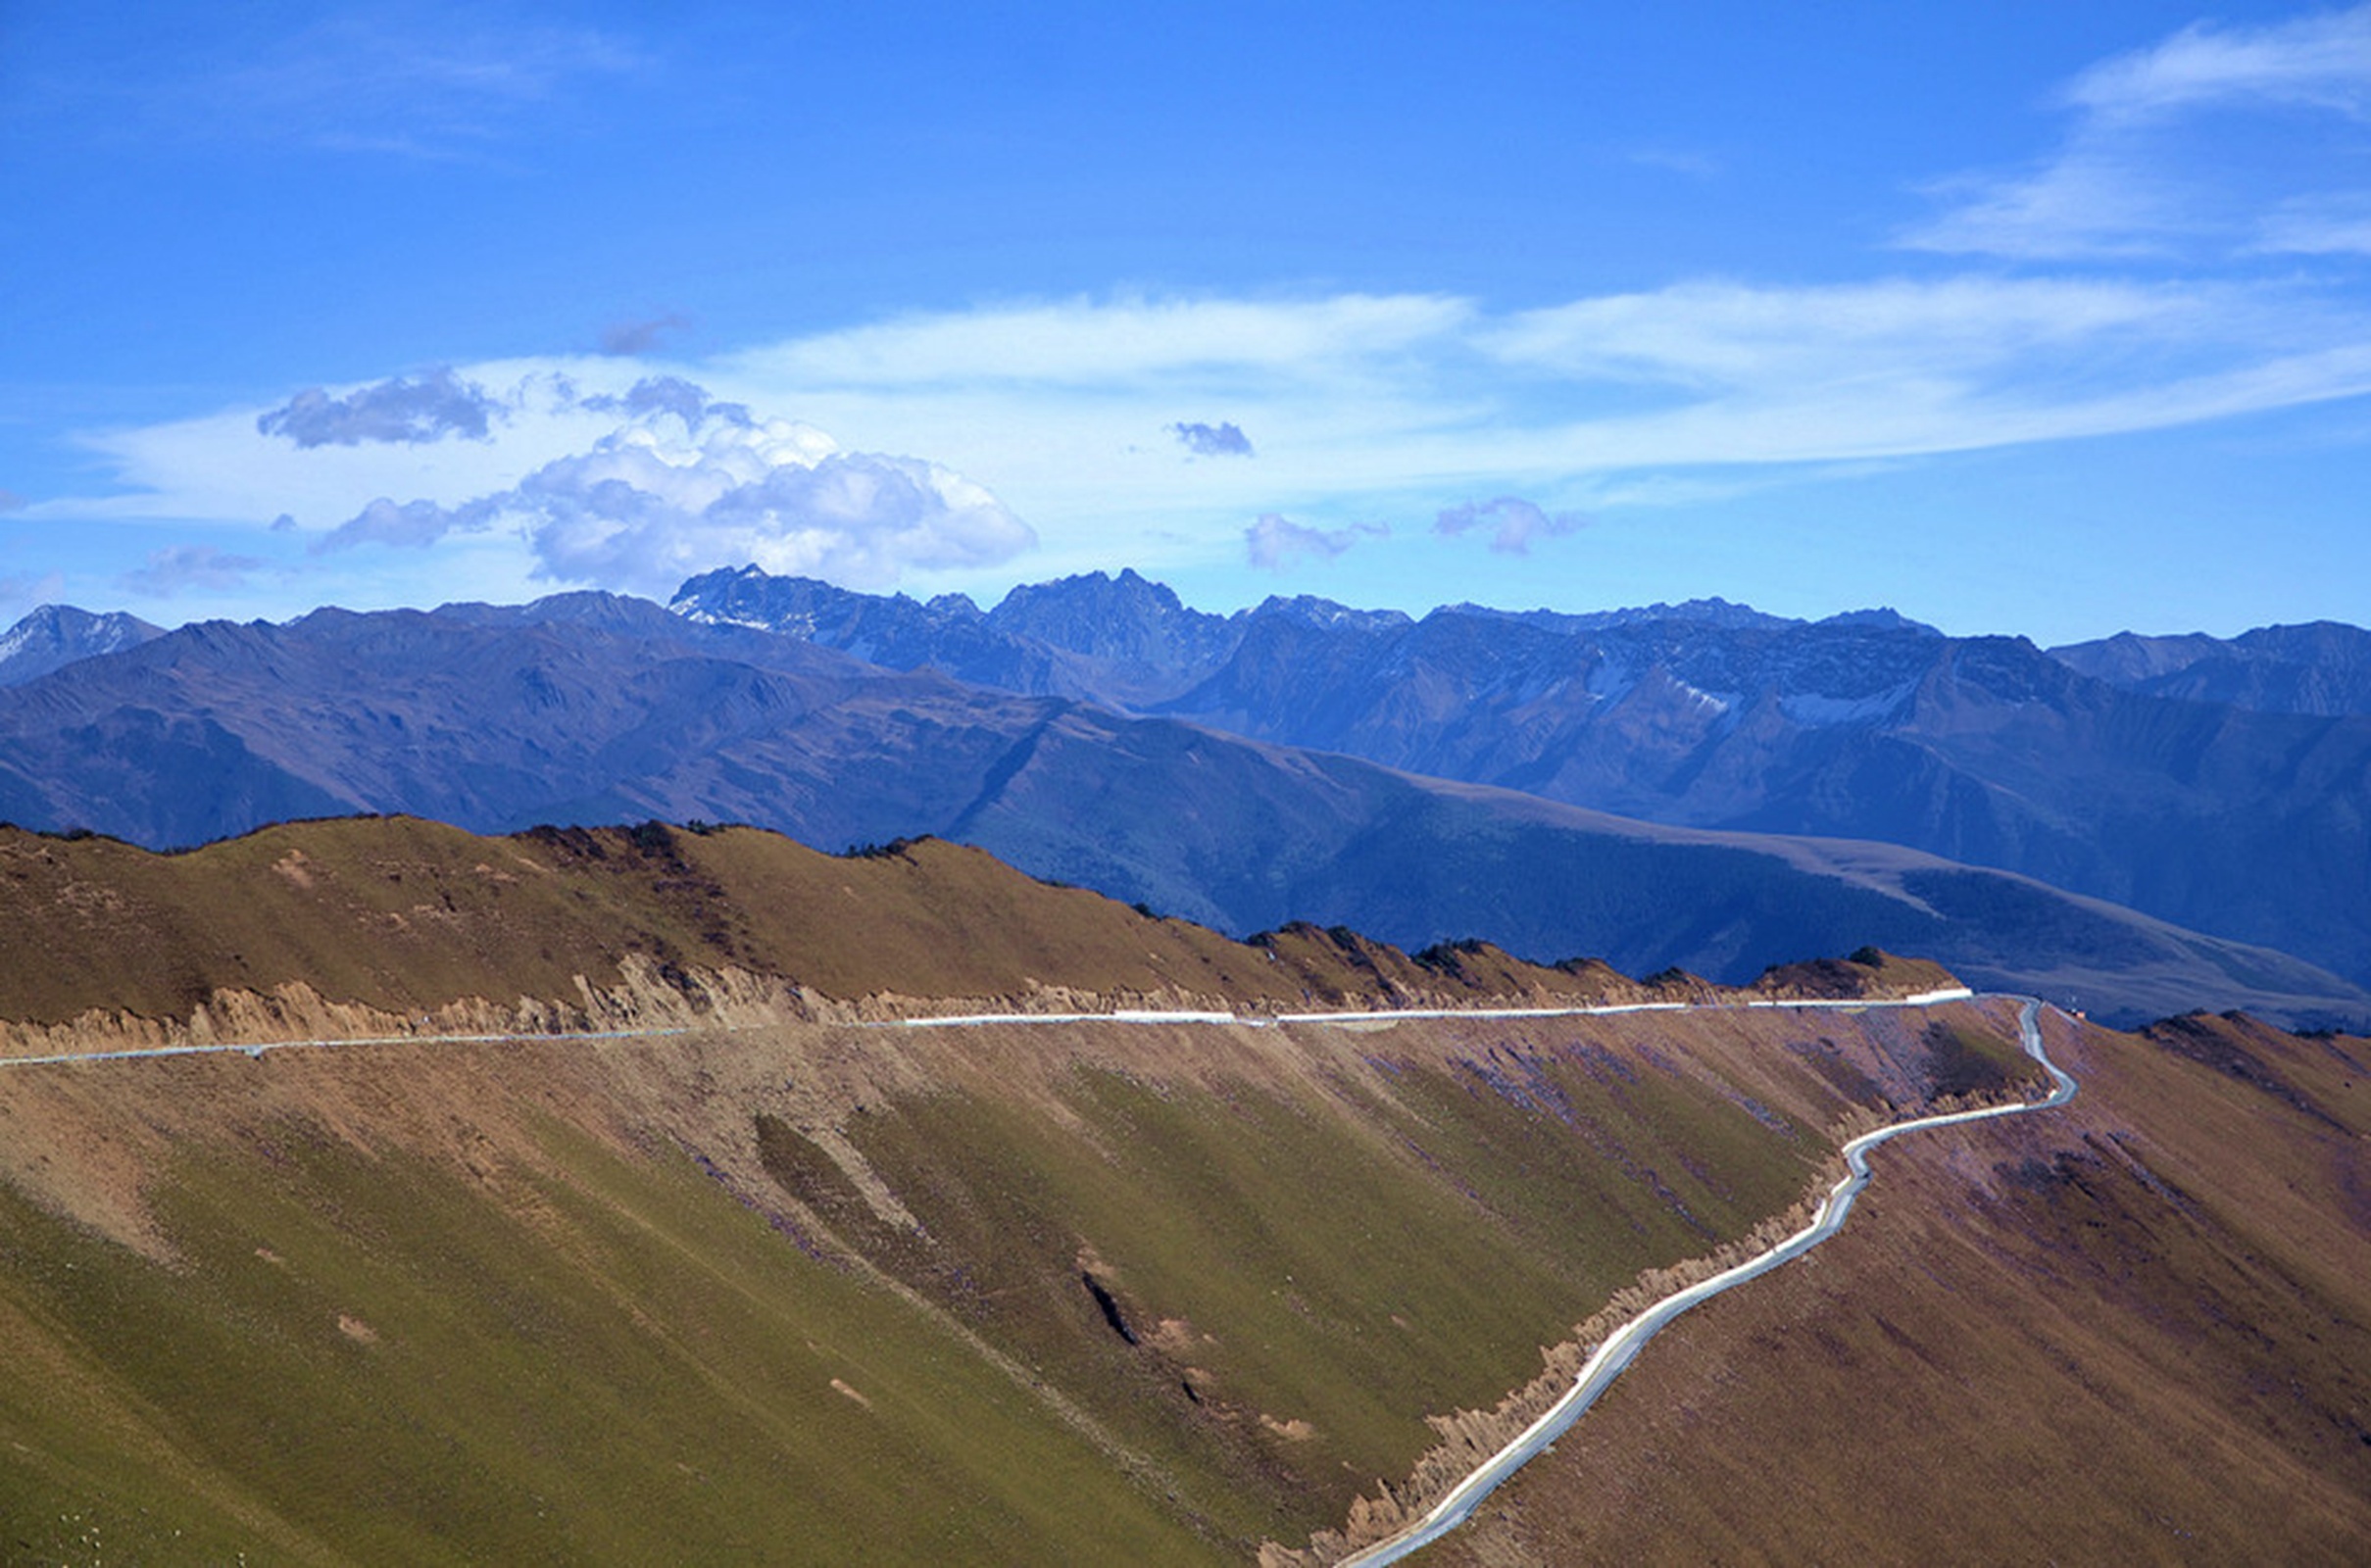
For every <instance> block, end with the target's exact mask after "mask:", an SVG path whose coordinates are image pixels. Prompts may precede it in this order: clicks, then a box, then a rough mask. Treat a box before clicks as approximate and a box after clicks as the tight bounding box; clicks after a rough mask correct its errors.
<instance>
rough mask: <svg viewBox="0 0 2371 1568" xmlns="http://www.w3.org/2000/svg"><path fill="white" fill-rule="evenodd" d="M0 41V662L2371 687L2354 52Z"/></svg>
mask: <svg viewBox="0 0 2371 1568" xmlns="http://www.w3.org/2000/svg"><path fill="white" fill-rule="evenodd" d="M1125 9H1126V8H1116V7H1110V6H1061V5H1017V6H1006V7H995V6H984V5H967V6H963V7H953V6H932V5H898V4H879V5H868V6H865V7H846V8H822V7H804V6H786V7H780V8H772V7H746V6H725V7H718V6H710V7H703V6H697V5H693V6H670V7H667V8H658V7H638V6H606V7H605V6H569V7H560V6H532V5H528V6H504V5H484V4H481V5H474V6H469V7H445V6H434V5H402V4H374V5H370V6H367V7H360V6H358V7H353V8H338V7H324V6H272V5H255V6H246V7H239V8H219V7H197V6H186V7H184V6H173V5H132V6H126V7H121V8H95V7H87V6H83V7H68V6H64V5H58V4H51V3H48V0H0V212H6V213H8V214H10V215H12V218H11V221H10V224H9V233H8V236H7V239H6V241H5V243H4V244H0V619H4V618H13V617H14V615H15V614H17V613H22V611H24V610H25V609H27V608H30V607H31V606H32V605H33V604H36V603H39V602H43V601H53V600H65V601H68V602H72V603H76V604H81V605H83V606H85V607H87V608H94V609H96V608H125V609H130V610H133V611H135V612H137V613H142V614H144V615H147V616H149V617H150V618H152V619H158V620H161V621H165V622H168V623H173V622H178V621H181V620H186V619H191V618H198V617H204V616H214V615H230V616H238V617H250V616H269V617H272V618H281V617H285V616H288V615H292V614H296V613H302V612H303V611H304V610H306V609H309V608H311V607H313V606H315V605H318V604H322V603H338V604H344V605H348V606H353V607H356V608H377V607H382V606H389V605H400V604H414V605H428V604H435V603H438V602H441V601H444V600H448V599H460V598H482V599H494V600H515V599H520V598H525V597H530V596H532V595H535V594H538V593H543V592H550V591H554V590H556V589H561V588H568V587H577V586H586V585H594V586H602V587H610V588H617V589H620V590H625V591H631V592H638V593H645V594H651V595H654V596H657V597H662V598H664V597H665V596H666V595H667V592H669V591H670V590H671V589H672V587H673V586H674V583H675V582H676V581H678V580H679V579H680V578H681V577H682V576H684V575H687V574H689V572H691V571H695V570H700V569H705V568H706V567H709V566H713V565H717V564H739V563H741V562H743V561H748V560H756V561H758V562H759V563H761V564H765V565H766V566H767V567H768V568H769V569H773V570H779V571H806V572H811V573H813V574H816V575H821V576H827V577H831V578H833V579H834V580H838V581H842V582H845V583H848V584H850V585H852V586H858V587H864V588H868V589H885V588H890V587H896V588H901V589H904V590H906V591H909V592H913V593H916V594H930V593H937V592H943V591H949V590H961V591H965V592H970V593H972V594H973V595H974V596H975V597H977V598H980V599H982V600H983V601H992V600H993V599H994V598H996V597H997V596H999V595H1000V594H1001V593H1002V592H1003V591H1004V589H1005V588H1007V587H1009V586H1010V585H1011V584H1013V583H1014V582H1016V581H1029V580H1039V579H1043V578H1046V577H1050V576H1054V575H1058V574H1061V573H1064V572H1069V571H1078V570H1086V569H1092V568H1097V567H1102V568H1107V569H1116V568H1118V567H1119V566H1122V565H1135V566H1137V567H1139V568H1140V569H1142V570H1145V571H1146V572H1148V573H1149V574H1152V575H1155V576H1158V577H1161V578H1162V579H1164V580H1166V581H1168V582H1171V583H1172V584H1174V585H1175V586H1176V587H1178V589H1179V590H1180V591H1181V592H1182V593H1184V594H1185V596H1186V597H1187V598H1188V600H1189V601H1191V602H1194V603H1197V604H1201V605H1204V606H1207V607H1209V608H1212V609H1231V608H1235V607H1237V606H1241V605H1245V604H1249V603H1252V602H1255V601H1257V600H1258V599H1260V598H1261V597H1263V596H1265V595H1267V594H1270V593H1287V594H1291V593H1315V594H1321V595H1324V596H1327V597H1331V598H1336V599H1341V600H1344V601H1347V602H1350V603H1354V604H1360V605H1391V606H1397V607H1400V608H1404V609H1408V610H1411V611H1419V612H1420V611H1422V610H1424V609H1427V608H1429V607H1431V606H1432V605H1435V604H1439V603H1444V602H1452V601H1456V600H1462V599H1471V600H1477V601H1482V602H1486V603H1493V604H1500V605H1507V606H1521V607H1527V606H1533V605H1545V606H1549V607H1553V608H1557V609H1566V610H1585V609H1597V608H1605V607H1608V606H1613V605H1623V604H1639V603H1647V602H1652V601H1655V600H1678V599H1685V598H1692V597H1699V596H1704V595H1713V594H1717V595H1721V596H1724V597H1727V598H1730V599H1735V600H1743V601H1746V602H1750V603H1753V604H1754V605H1757V606H1760V607H1761V608H1763V609H1766V610H1771V611H1775V612H1779V613H1790V614H1802V615H1821V614H1827V613H1834V612H1836V611H1840V610H1846V609H1852V608H1857V607H1861V606H1866V605H1874V604H1891V605H1893V606H1895V607H1897V608H1899V609H1901V610H1902V611H1903V612H1905V613H1910V614H1913V615H1916V616H1919V617H1920V618H1923V619H1927V620H1930V621H1934V622H1935V623H1937V624H1939V625H1942V626H1944V627H1945V628H1946V629H1948V630H1951V631H1955V632H1980V631H2009V632H2020V633H2024V634H2027V635H2030V636H2033V637H2035V638H2036V639H2037V640H2040V641H2043V642H2054V641H2065V640H2072V639H2076V638H2081V637H2090V636H2099V635H2104V634H2106V633H2108V632H2112V631H2115V630H2118V629H2122V628H2127V627H2129V628H2134V629H2139V630H2145V631H2170V630H2187V629H2204V630H2208V631H2215V632H2219V633H2226V634H2228V633H2231V632H2236V631H2238V630H2241V629H2243V628H2245V627H2247V626H2249V625H2256V624H2263V623H2267V622H2272V621H2297V620H2306V619H2314V618H2322V617H2328V618H2338V619H2347V620H2352V621H2355V622H2357V623H2362V622H2365V621H2371V603H2366V593H2365V585H2366V584H2371V526H2367V524H2371V515H2367V508H2366V504H2365V496H2366V494H2371V485H2367V484H2366V482H2365V481H2366V478H2371V463H2366V457H2367V456H2371V398H2366V396H2365V394H2366V393H2371V290H2367V288H2366V283H2367V282H2371V6H2358V7H2353V8H2336V9H2331V8H2322V9H2299V8H2297V7H2292V6H2253V5H2248V6H2224V7H2220V8H2218V9H2217V10H2214V11H2212V12H2206V11H2201V10H2199V9H2198V8H2196V7H2194V6H2188V5H2170V4H2154V3H2138V0H2135V3H2125V4H2118V3H2097V4H2085V5H2082V6H2067V5H2064V4H2062V3H2060V4H2025V3H2018V0H1996V3H1989V4H1985V5H1980V6H1979V5H1942V4H1938V5H1929V6H1902V5H1898V4H1897V5H1852V4H1837V5H1821V6H1817V7H1807V6H1800V5H1778V4H1769V5H1746V4H1695V5H1689V4H1668V5H1664V6H1659V7H1655V8H1652V10H1653V14H1652V15H1647V14H1646V12H1647V11H1648V9H1649V8H1621V9H1623V10H1626V11H1630V12H1633V13H1635V14H1632V15H1627V16H1606V15H1595V14H1593V13H1596V12H1600V11H1608V10H1611V9H1614V8H1602V7H1578V6H1563V5H1497V6H1493V5H1467V6H1460V7H1455V8H1452V7H1447V6H1396V5H1377V4H1368V5H1362V6H1358V7H1335V6H1317V5H1309V6H1289V5H1281V6H1280V5H1261V6H1238V5H1228V4H1204V5H1198V6H1194V7H1178V8H1165V9H1164V10H1163V11H1162V12H1161V19H1160V20H1158V21H1147V20H1144V19H1142V18H1138V17H1132V16H1127V15H1124V14H1123V13H1124V11H1125Z"/></svg>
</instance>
